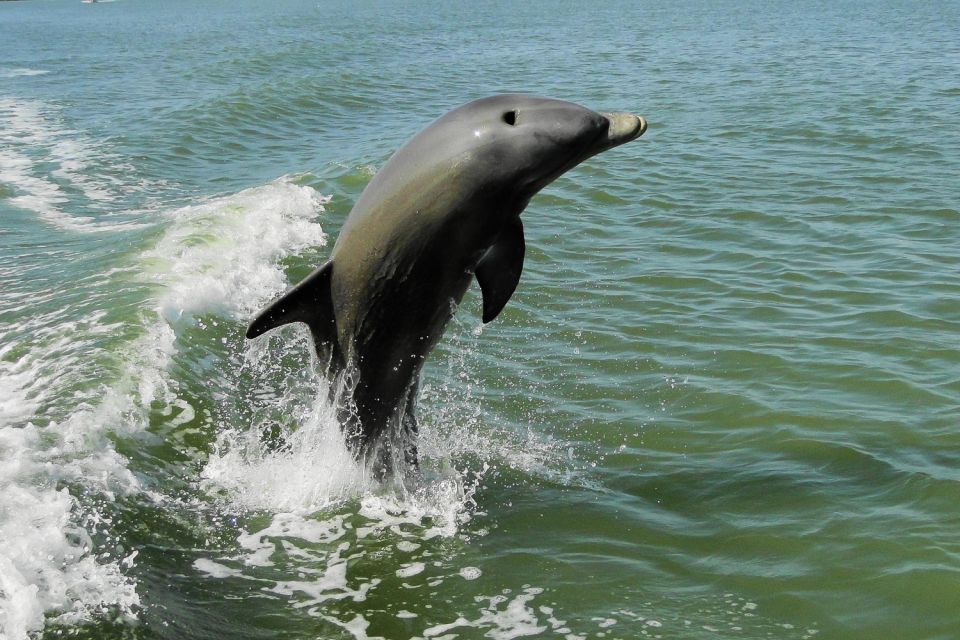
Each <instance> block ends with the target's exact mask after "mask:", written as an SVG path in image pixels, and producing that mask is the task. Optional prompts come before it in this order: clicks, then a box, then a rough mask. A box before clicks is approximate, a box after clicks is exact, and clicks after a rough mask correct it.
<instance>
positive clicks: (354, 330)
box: [247, 95, 647, 478]
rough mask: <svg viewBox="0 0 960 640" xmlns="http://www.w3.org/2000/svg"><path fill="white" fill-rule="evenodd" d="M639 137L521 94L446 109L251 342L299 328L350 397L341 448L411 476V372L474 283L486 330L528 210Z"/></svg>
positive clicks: (633, 125)
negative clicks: (557, 185)
mask: <svg viewBox="0 0 960 640" xmlns="http://www.w3.org/2000/svg"><path fill="white" fill-rule="evenodd" d="M646 126H647V125H646V122H645V121H644V119H643V118H640V117H638V116H634V115H631V114H627V113H605V114H601V113H596V112H594V111H591V110H589V109H586V108H584V107H581V106H579V105H576V104H573V103H570V102H563V101H560V100H551V99H546V98H537V97H532V96H526V95H502V96H494V97H490V98H484V99H481V100H477V101H475V102H471V103H469V104H466V105H464V106H462V107H459V108H457V109H454V110H453V111H451V112H449V113H447V114H446V115H444V116H443V117H441V118H440V119H438V120H436V121H435V122H434V123H433V124H431V125H430V126H428V127H427V128H426V129H424V130H423V131H421V132H420V133H419V134H417V135H416V136H415V137H414V138H413V139H412V140H410V141H409V142H408V143H407V144H406V145H404V146H403V147H401V148H400V150H399V151H397V152H396V153H395V154H394V155H393V157H391V158H390V160H389V161H388V162H387V163H386V164H385V165H384V166H383V168H382V169H381V170H380V171H379V172H378V173H377V174H376V176H374V178H373V180H371V182H370V184H369V185H367V187H366V189H364V191H363V193H362V194H361V195H360V198H359V199H358V200H357V203H356V205H355V206H354V207H353V210H352V211H351V212H350V215H349V216H348V217H347V220H346V222H345V223H344V225H343V228H342V229H341V231H340V235H339V237H338V238H337V242H336V244H335V245H334V247H333V252H332V254H331V256H330V260H329V261H328V262H327V263H326V264H324V265H323V266H321V267H320V268H318V269H317V270H316V271H314V272H313V273H312V274H311V275H309V276H308V277H307V278H306V279H304V281H303V282H301V283H300V284H298V285H297V286H296V287H294V288H293V289H291V290H290V291H289V292H287V293H286V294H285V295H284V296H283V297H281V298H280V299H278V300H276V301H275V302H273V303H272V304H271V305H270V306H268V307H267V308H266V309H265V310H264V311H263V312H261V313H260V315H259V316H257V318H256V319H255V320H254V321H253V322H252V323H251V324H250V327H249V328H248V330H247V338H254V337H256V336H259V335H260V334H262V333H264V332H265V331H268V330H270V329H272V328H274V327H277V326H280V325H282V324H286V323H288V322H305V323H307V324H308V325H309V326H310V329H311V332H312V334H313V337H314V342H315V344H316V348H317V353H318V355H319V356H320V357H321V358H322V360H323V361H324V362H326V363H329V367H330V369H331V374H332V377H333V378H334V379H335V380H336V379H337V378H338V377H339V378H343V377H344V376H348V378H349V385H348V386H349V387H350V388H351V389H352V394H351V395H350V397H346V396H345V397H340V398H337V399H336V400H337V401H338V402H339V404H340V406H341V418H342V421H343V424H344V429H345V433H346V435H347V441H348V444H349V445H350V447H351V448H352V449H353V450H354V452H355V453H356V454H357V455H358V457H361V458H363V459H365V460H366V461H367V462H368V463H369V464H371V465H372V467H371V468H372V471H373V473H374V475H375V476H376V477H379V478H383V477H385V476H387V475H389V474H390V473H391V472H392V470H393V468H394V467H395V466H396V465H397V464H405V465H408V466H414V467H415V465H416V433H417V427H416V418H415V416H414V404H415V402H416V393H417V384H418V380H419V376H420V370H421V368H422V366H423V362H424V358H425V357H426V356H427V354H428V353H430V351H431V350H432V349H433V347H434V346H435V345H436V343H437V341H438V340H439V339H440V337H441V336H442V335H443V331H444V328H445V327H446V325H447V322H448V321H449V320H450V318H451V317H452V316H453V313H454V310H455V309H456V306H457V304H458V303H459V302H460V300H461V298H462V297H463V294H464V292H465V291H466V290H467V287H468V286H469V285H470V282H471V280H472V279H473V278H474V277H476V279H477V281H478V282H479V284H480V287H481V290H482V293H483V321H484V322H490V321H491V320H493V319H494V318H495V317H496V316H497V314H499V313H500V310H501V309H502V308H503V306H504V305H505V304H506V303H507V301H508V300H509V299H510V296H511V295H512V294H513V291H514V289H515V288H516V286H517V283H518V281H519V279H520V273H521V270H522V268H523V255H524V238H523V226H522V224H521V222H520V214H521V213H522V212H523V210H524V208H526V206H527V203H528V202H529V201H530V198H531V197H533V195H534V194H536V193H537V192H538V191H540V190H541V189H542V188H543V187H545V186H546V185H548V184H549V183H550V182H552V181H553V180H555V179H556V178H557V177H558V176H560V175H561V174H563V173H564V172H565V171H567V170H569V169H571V168H573V167H575V166H576V165H578V164H579V163H581V162H583V161H584V160H586V159H587V158H589V157H591V156H593V155H596V154H597V153H600V152H602V151H606V150H607V149H610V148H612V147H615V146H618V145H620V144H624V143H626V142H630V141H631V140H634V139H635V138H637V137H639V136H640V135H641V134H643V132H644V131H645V130H646ZM340 382H342V380H340ZM342 386H343V385H342V384H335V385H334V387H335V388H341V387H342Z"/></svg>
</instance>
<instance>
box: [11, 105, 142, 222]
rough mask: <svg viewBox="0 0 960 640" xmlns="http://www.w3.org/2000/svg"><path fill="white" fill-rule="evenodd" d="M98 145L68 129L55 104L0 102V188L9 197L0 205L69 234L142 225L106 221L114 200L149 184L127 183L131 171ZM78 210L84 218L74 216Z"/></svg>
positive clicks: (99, 142) (91, 139)
mask: <svg viewBox="0 0 960 640" xmlns="http://www.w3.org/2000/svg"><path fill="white" fill-rule="evenodd" d="M104 146H105V145H104V141H102V140H96V139H93V138H91V137H89V136H88V135H86V134H84V133H81V132H79V131H76V130H73V129H71V128H69V127H68V126H67V125H66V124H65V123H64V121H63V116H62V114H61V113H60V109H59V108H58V107H56V106H55V105H52V104H48V103H45V102H41V101H36V100H29V101H21V100H15V99H11V98H0V185H6V187H5V188H4V189H3V193H4V194H9V195H7V197H6V198H5V201H6V203H7V204H9V205H11V206H14V207H17V208H20V209H25V210H28V211H32V212H33V213H35V214H36V215H37V216H38V217H39V218H40V219H42V220H43V221H45V222H46V223H48V224H51V225H53V226H55V227H57V228H60V229H63V230H66V231H74V232H91V231H116V230H128V229H135V228H139V227H142V226H145V225H144V224H143V223H138V222H136V221H132V220H129V219H127V220H122V219H120V220H117V219H112V218H115V217H116V215H115V214H114V212H113V211H112V210H111V208H112V206H113V205H114V204H115V203H116V202H118V201H119V200H120V199H121V198H123V197H124V196H126V195H128V194H130V193H133V192H143V191H145V190H146V189H147V188H148V187H150V186H151V185H150V184H149V183H148V182H147V181H139V182H138V181H131V180H130V179H129V176H128V174H131V173H135V171H134V168H133V167H131V166H130V165H129V164H127V163H125V162H122V161H121V160H120V159H119V158H118V157H117V156H115V155H113V154H111V153H110V152H109V151H106V150H104ZM78 210H86V211H87V212H88V213H89V215H82V214H79V213H75V212H76V211H78ZM124 213H125V214H129V212H124Z"/></svg>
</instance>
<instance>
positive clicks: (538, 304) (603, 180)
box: [0, 0, 960, 640]
mask: <svg viewBox="0 0 960 640" xmlns="http://www.w3.org/2000/svg"><path fill="white" fill-rule="evenodd" d="M958 33H960V9H958V6H957V5H956V4H955V3H950V2H944V3H935V2H932V3H908V2H878V3H870V4H863V3H853V2H838V3H801V4H799V5H798V4H794V3H781V2H776V3H759V2H729V3H720V4H717V3H707V2H701V1H690V2H680V3H670V4H664V3H644V2H607V3H603V4H602V5H594V4H589V5H584V4H582V3H573V2H550V3H515V2H512V3H511V2H496V3H485V4H483V5H467V4H464V5H458V4H449V3H399V2H397V3H376V4H374V3H366V2H363V1H355V2H343V3H341V2H324V1H321V2H297V1H293V0H291V1H285V0H280V1H278V2H271V3H255V2H249V1H246V0H242V1H239V2H205V3H188V2H183V1H179V0H178V1H171V2H163V3H149V2H143V1H135V0H117V1H116V2H100V3H96V4H82V3H80V2H73V1H70V2H67V1H63V2H61V1H49V2H43V1H41V0H30V1H25V2H9V3H0V540H2V541H3V544H2V545H0V637H2V638H5V639H6V638H9V639H10V640H14V639H20V638H24V637H36V638H57V637H63V636H68V637H82V638H98V639H99V638H113V637H115V638H148V639H154V638H156V639H161V638H162V639H178V638H190V639H200V638H271V639H272V638H377V637H381V638H389V639H393V638H414V637H420V638H434V639H436V638H483V637H489V638H498V639H503V638H518V637H543V638H552V637H556V638H567V639H571V640H572V639H575V638H644V637H650V638H656V637H662V638H675V639H699V638H704V639H713V638H778V639H779V638H813V637H816V638H843V639H847V638H864V639H867V638H869V639H873V638H924V639H927V638H930V639H933V638H937V639H941V638H942V639H952V638H957V637H960V424H958V416H960V351H958V346H957V345H958V340H957V336H958V333H960V212H958V202H960V187H958V186H957V185H958V184H960V181H958V179H957V177H958V175H960V129H958V127H957V122H958V121H960V75H958V73H957V71H958V68H960V39H958V38H957V34H958ZM505 91H524V92H530V93H536V94H542V95H548V96H552V97H557V98H563V99H567V100H572V101H575V102H578V103H581V104H584V105H586V106H589V107H591V108H595V109H598V110H623V111H632V112H634V113H638V114H642V115H643V116H645V117H646V118H647V120H648V121H649V123H650V124H649V130H648V131H647V133H646V134H645V135H644V136H643V138H641V139H640V140H638V141H636V142H634V143H632V144H630V145H626V146H624V147H622V148H618V149H616V150H613V151H610V152H608V153H605V154H603V155H601V156H598V157H596V158H593V159H591V160H590V161H588V162H587V163H585V164H584V165H582V166H580V167H578V168H577V169H575V170H574V171H572V172H570V173H568V174H567V175H565V176H563V177H562V178H561V179H559V180H558V181H557V182H556V183H554V184H553V185H551V186H550V187H549V188H547V189H546V190H545V191H544V192H543V193H542V194H540V195H539V196H537V197H536V198H535V199H534V200H533V201H532V202H531V204H530V206H529V208H528V209H527V211H526V213H525V214H524V226H525V229H526V235H527V258H526V263H525V266H524V274H523V278H522V281H521V283H520V287H519V289H518V291H517V293H516V294H515V295H514V297H513V299H512V300H511V302H510V303H509V304H508V305H507V307H506V309H505V310H504V312H503V313H502V314H501V316H500V317H499V318H498V319H497V320H496V321H495V322H493V323H491V324H489V325H487V326H483V327H481V322H480V302H479V296H478V295H477V292H476V291H472V292H471V293H470V294H469V295H468V297H467V299H466V300H465V301H464V304H463V305H462V307H461V309H460V311H459V313H458V315H457V318H456V319H455V321H454V323H452V325H451V327H450V328H449V330H448V333H447V336H446V338H445V339H444V341H443V342H442V344H441V345H440V347H439V348H438V350H437V352H436V353H434V354H433V356H432V358H431V359H430V361H429V364H428V367H427V370H426V372H425V379H424V385H423V388H422V393H421V399H420V405H421V409H420V411H421V421H422V423H423V431H424V433H423V442H422V445H421V450H422V452H423V454H424V464H423V467H424V469H423V473H424V477H423V480H422V483H421V486H420V487H419V490H418V491H415V492H410V493H403V492H398V491H397V490H396V489H393V488H390V487H378V486H377V485H375V484H373V483H371V482H370V481H369V480H367V479H365V478H364V477H362V475H361V474H360V472H359V470H358V469H356V468H355V466H354V465H352V463H351V461H350V457H349V455H348V454H347V453H346V452H345V451H344V450H343V446H342V443H341V442H340V441H339V435H338V434H339V431H338V426H337V424H336V422H335V420H334V419H333V417H332V413H331V411H330V408H329V407H327V406H326V405H325V403H324V398H325V393H324V384H325V383H324V381H323V380H322V379H321V378H320V377H319V375H318V374H317V372H316V371H315V368H314V365H313V363H311V361H310V359H309V355H308V353H309V344H308V338H307V336H306V335H305V333H304V332H302V331H300V330H299V329H297V328H295V327H291V328H288V329H284V330H282V331H278V332H275V333H276V335H271V336H268V337H265V338H263V339H260V340H257V341H254V342H252V343H248V342H246V341H244V340H243V331H244V329H245V326H246V323H247V322H248V321H249V319H250V318H251V317H252V315H253V314H254V313H255V312H256V311H257V310H258V309H260V308H262V306H263V305H264V304H266V303H267V302H268V301H269V300H270V299H271V298H272V297H273V296H275V295H277V294H278V293H279V292H281V291H282V290H283V289H284V288H285V287H286V286H289V284H290V283H293V282H296V281H297V280H298V279H300V278H302V277H303V276H305V275H306V274H307V273H309V271H310V270H311V269H312V268H313V267H314V266H315V265H317V264H319V263H321V262H322V261H323V260H324V259H325V257H326V256H327V255H328V253H329V249H330V247H331V246H332V241H333V239H334V238H335V237H336V233H337V230H338V229H339V227H340V225H341V224H342V222H343V220H344V218H345V217H346V215H347V213H348V212H349V211H350V208H351V206H352V203H353V202H354V201H355V200H356V198H357V196H358V195H359V193H360V192H361V191H362V189H363V187H364V186H365V185H366V183H367V182H368V181H369V180H370V178H371V177H372V175H373V173H374V172H375V171H376V168H377V167H379V166H382V165H383V163H384V162H385V161H386V159H387V158H388V157H389V155H390V154H391V153H392V152H393V151H394V150H395V149H396V148H398V147H399V146H400V145H401V144H403V142H405V141H406V140H407V139H409V138H410V137H411V136H412V135H414V134H415V133H416V132H417V131H418V130H419V129H421V128H422V127H423V126H425V125H426V124H427V123H429V122H430V121H431V120H433V119H434V118H436V117H438V116H439V115H441V114H442V113H444V112H445V111H447V110H449V109H451V108H453V107H455V106H458V105H459V104H462V103H464V102H467V101H468V100H471V99H474V98H478V97H482V96H485V95H488V94H493V93H498V92H505Z"/></svg>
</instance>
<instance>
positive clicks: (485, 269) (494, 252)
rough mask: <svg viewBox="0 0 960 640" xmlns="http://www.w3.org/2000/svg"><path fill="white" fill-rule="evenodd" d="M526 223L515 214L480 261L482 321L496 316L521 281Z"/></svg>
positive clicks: (488, 320) (478, 265)
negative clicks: (524, 224)
mask: <svg viewBox="0 0 960 640" xmlns="http://www.w3.org/2000/svg"><path fill="white" fill-rule="evenodd" d="M525 250H526V243H525V242H524V240H523V223H522V222H520V218H519V217H516V218H514V219H513V220H512V221H511V222H508V223H507V224H506V226H505V227H504V228H503V231H501V232H500V235H499V237H497V240H496V242H494V243H493V244H492V245H491V246H490V248H489V249H487V252H486V253H485V254H483V257H482V258H480V262H478V263H477V268H476V271H475V273H476V275H477V282H479V283H480V289H481V290H482V291H483V321H484V322H490V321H491V320H493V319H494V318H496V317H497V316H498V315H499V314H500V311H501V310H502V309H503V307H504V306H505V305H506V304H507V301H508V300H509V299H510V296H512V295H513V292H514V290H515V289H516V288H517V283H518V282H520V273H521V272H522V271H523V254H524V251H525Z"/></svg>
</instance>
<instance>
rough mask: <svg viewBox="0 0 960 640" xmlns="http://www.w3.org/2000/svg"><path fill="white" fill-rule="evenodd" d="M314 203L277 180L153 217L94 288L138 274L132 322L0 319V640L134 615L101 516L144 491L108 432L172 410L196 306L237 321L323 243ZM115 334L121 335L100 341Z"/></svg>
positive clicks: (137, 430) (134, 602)
mask: <svg viewBox="0 0 960 640" xmlns="http://www.w3.org/2000/svg"><path fill="white" fill-rule="evenodd" d="M323 201H324V199H323V198H322V197H321V196H320V195H319V194H317V193H316V192H315V191H314V190H313V189H312V188H310V187H306V186H299V185H296V184H294V183H293V181H292V180H291V179H281V180H278V181H276V182H273V183H271V184H268V185H265V186H262V187H257V188H254V189H249V190H246V191H243V192H240V193H238V194H234V195H232V196H225V197H221V198H217V199H213V200H210V201H207V202H204V203H200V204H197V205H193V206H189V207H185V208H181V209H177V210H173V211H168V212H159V217H160V218H161V219H162V220H163V221H164V231H163V232H162V233H161V234H159V236H158V237H157V238H156V241H155V242H154V243H153V244H152V246H150V247H149V248H148V249H146V250H145V251H143V252H140V253H137V254H134V255H133V256H132V259H131V256H126V257H122V259H124V260H127V261H129V262H130V263H129V264H125V265H123V266H122V267H119V268H117V269H116V270H115V271H114V272H113V274H114V279H113V280H112V281H111V280H108V279H99V280H97V281H96V282H95V284H94V286H96V287H98V288H102V287H113V288H115V289H116V290H117V291H118V292H119V293H118V294H117V295H121V296H122V295H131V294H130V292H129V291H126V290H124V289H123V286H124V285H123V283H124V282H126V281H127V280H129V279H130V278H133V279H136V280H139V281H141V284H142V285H146V286H147V287H148V289H149V294H148V295H146V296H145V297H143V299H142V300H141V301H140V303H139V304H138V307H139V310H138V311H137V312H136V313H135V314H134V318H137V317H138V318H139V320H136V319H134V320H131V321H128V322H122V321H121V322H108V321H107V320H106V318H105V315H104V314H99V315H98V314H94V315H92V316H89V317H87V318H86V319H85V320H83V321H73V320H64V319H63V318H65V317H67V318H69V317H70V309H69V308H67V309H59V310H58V311H59V312H58V313H56V314H48V315H41V316H37V317H34V318H32V319H29V320H22V321H19V322H17V321H14V322H12V323H10V324H9V325H8V326H7V327H6V328H7V329H10V330H9V331H6V330H5V331H3V332H2V333H0V381H2V384H0V409H2V414H0V420H2V422H0V457H2V458H3V459H4V460H6V461H8V462H7V463H5V464H4V465H3V466H2V468H0V539H3V540H5V541H7V542H6V544H5V545H4V546H3V547H2V548H0V628H3V629H4V632H5V634H6V636H5V637H7V638H10V639H11V640H13V639H19V638H26V637H27V636H28V635H29V634H31V633H34V632H36V631H38V630H39V629H41V628H42V627H43V625H44V624H45V622H46V623H51V622H52V623H56V624H74V623H77V622H80V621H83V620H88V619H90V618H91V617H92V616H95V615H97V614H98V613H99V612H101V611H104V610H106V609H110V610H114V611H117V612H119V614H120V615H123V616H134V615H135V611H136V608H137V607H138V605H139V603H140V597H139V594H138V592H137V586H136V583H135V581H134V579H133V578H132V577H131V576H130V575H129V573H130V572H129V569H130V568H131V567H132V566H133V565H134V564H135V560H136V552H133V553H126V552H123V553H119V552H117V551H116V549H117V548H122V546H121V545H118V544H117V541H116V540H115V539H114V538H113V534H111V532H110V526H111V517H110V515H109V513H110V510H111V509H112V508H113V507H112V506H111V505H112V504H113V503H114V502H115V501H116V500H118V499H120V498H121V497H122V496H137V495H143V494H144V492H146V494H147V495H146V498H145V499H148V500H152V499H158V497H157V496H155V495H153V493H152V491H147V489H145V488H144V486H143V484H142V483H141V481H140V479H139V478H138V476H137V475H136V474H135V473H134V472H133V471H131V469H130V465H129V460H127V459H126V458H125V457H124V456H123V455H121V454H120V453H118V451H117V450H116V448H115V445H114V444H113V441H114V438H116V437H121V438H123V437H134V438H135V437H142V436H143V434H145V433H146V432H147V429H148V428H149V426H150V414H151V407H155V406H157V405H158V404H159V406H162V407H174V406H176V407H180V408H181V409H182V408H183V407H184V401H183V400H182V399H181V398H180V397H179V391H178V383H177V381H176V380H175V377H174V375H173V374H172V373H171V371H170V367H171V363H172V362H173V359H174V358H175V356H176V354H177V353H178V350H179V349H180V348H181V346H180V344H179V343H178V335H179V334H180V333H182V331H183V330H184V328H185V327H188V326H190V325H191V324H194V323H196V322H197V321H196V320H195V319H194V316H195V315H196V314H201V313H205V312H213V313H219V314H225V315H226V316H227V317H231V318H240V317H242V316H243V315H244V314H246V313H247V312H248V311H249V310H250V309H252V308H254V307H258V306H259V305H261V304H263V303H265V302H266V301H267V300H269V298H270V297H271V296H272V295H274V294H275V293H276V292H277V291H278V290H280V289H282V288H283V287H284V286H285V282H286V281H285V278H284V275H283V271H282V269H281V268H280V266H279V264H278V261H279V260H281V259H282V258H283V257H285V256H288V255H290V254H291V253H294V252H297V251H300V250H302V249H304V248H305V247H308V246H315V245H318V244H322V243H323V242H324V241H325V236H324V234H323V233H322V230H321V228H320V225H319V224H317V222H316V221H315V219H316V216H317V214H318V213H319V212H320V211H322V209H323V206H322V205H323ZM0 304H3V306H4V307H6V308H3V309H0V311H9V310H10V307H11V306H13V305H15V304H17V301H16V300H15V299H13V300H11V299H10V298H8V297H4V298H2V299H0ZM74 311H76V310H74ZM131 322H132V323H134V324H136V325H137V326H136V327H135V328H134V330H133V331H131V330H130V328H129V326H128V325H129V324H130V323H131ZM131 334H132V337H124V336H128V335H131ZM115 335H119V336H121V339H120V340H119V341H116V340H114V341H111V340H110V339H109V338H110V337H111V336H115ZM90 361H95V362H99V363H100V366H98V373H99V375H100V376H101V377H102V376H105V375H106V376H107V378H108V379H107V380H106V381H104V382H103V383H92V382H90V381H89V380H88V378H89V377H90V376H89V373H90V372H89V371H88V366H87V365H88V363H89V362H90ZM110 362H113V363H114V365H115V366H112V367H111V366H109V363H110ZM94 379H96V376H94ZM164 410H165V409H161V411H164ZM60 412H63V415H61V413H60ZM168 412H169V411H168ZM51 416H52V417H51Z"/></svg>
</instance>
